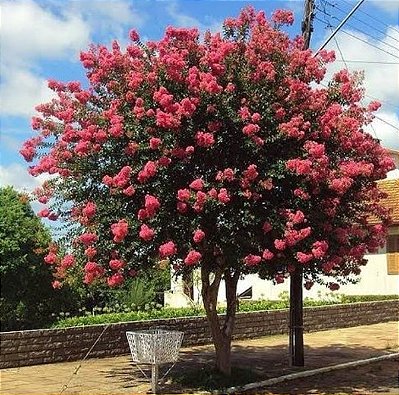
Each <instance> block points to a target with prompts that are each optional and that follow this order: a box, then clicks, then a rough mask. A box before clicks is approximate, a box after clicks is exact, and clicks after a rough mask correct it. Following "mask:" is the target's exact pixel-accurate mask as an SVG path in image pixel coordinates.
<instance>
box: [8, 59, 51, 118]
mask: <svg viewBox="0 0 399 395" xmlns="http://www.w3.org/2000/svg"><path fill="white" fill-rule="evenodd" d="M3 76H4V77H3V81H2V83H1V85H0V102H1V105H0V106H1V113H2V114H6V115H14V116H32V115H33V114H34V113H35V110H34V107H35V106H36V105H38V104H40V103H45V102H48V101H49V100H51V98H52V97H53V96H54V92H52V91H51V90H50V89H49V88H48V87H47V82H46V80H44V79H42V78H40V77H39V76H36V75H35V74H33V73H32V72H30V71H29V70H27V69H24V68H18V67H15V68H14V69H12V68H10V69H8V70H7V72H5V73H4V74H3Z"/></svg>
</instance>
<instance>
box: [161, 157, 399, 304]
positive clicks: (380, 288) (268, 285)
mask: <svg viewBox="0 0 399 395" xmlns="http://www.w3.org/2000/svg"><path fill="white" fill-rule="evenodd" d="M390 153H391V155H392V157H393V158H394V160H395V163H396V169H395V170H393V171H391V172H389V173H388V176H387V179H386V180H383V181H380V182H379V186H380V189H382V190H383V191H385V192H386V193H387V194H388V198H387V199H385V200H384V205H385V206H387V207H389V208H390V209H391V210H392V219H393V224H392V225H391V226H390V229H389V235H388V239H387V243H386V246H385V247H384V248H381V249H380V250H379V251H378V253H376V254H369V255H366V256H365V258H366V259H367V260H368V263H367V265H366V266H363V267H362V272H361V275H360V276H359V279H360V281H359V282H358V283H356V284H348V285H342V286H341V288H340V289H339V291H338V292H339V293H341V294H345V295H393V294H398V293H399V151H393V150H390ZM187 284H188V282H185V281H184V279H182V278H178V279H177V280H176V279H174V278H172V281H171V289H170V291H167V292H165V305H168V306H171V307H186V306H192V305H193V304H202V303H201V280H200V275H199V272H194V274H193V281H192V285H190V286H188V285H187ZM224 288H225V287H224V283H223V281H222V283H221V284H220V289H219V295H218V300H219V302H220V303H221V304H223V303H224V302H225V301H226V295H225V289H224ZM282 292H289V280H286V281H285V282H284V283H283V284H273V283H272V282H271V281H268V280H262V279H260V278H259V277H258V276H257V275H256V274H250V275H246V276H245V277H244V278H242V279H240V280H239V282H238V287H237V295H238V296H239V298H243V299H250V300H259V299H278V298H279V295H280V294H281V293H282ZM327 293H330V291H329V290H328V289H327V288H326V287H325V286H321V285H318V284H315V285H314V286H313V287H312V288H311V289H310V290H309V291H308V290H306V289H304V297H310V298H313V299H317V298H320V297H323V296H324V295H326V294H327Z"/></svg>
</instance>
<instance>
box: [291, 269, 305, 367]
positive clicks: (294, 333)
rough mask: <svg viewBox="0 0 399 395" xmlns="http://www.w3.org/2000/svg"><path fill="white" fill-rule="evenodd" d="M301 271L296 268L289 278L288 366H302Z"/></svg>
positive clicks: (303, 357) (303, 359)
mask: <svg viewBox="0 0 399 395" xmlns="http://www.w3.org/2000/svg"><path fill="white" fill-rule="evenodd" d="M302 277H303V276H302V269H300V268H296V270H295V272H294V273H291V277H290V338H289V347H290V365H291V366H304V364H305V356H304V349H303V287H302Z"/></svg>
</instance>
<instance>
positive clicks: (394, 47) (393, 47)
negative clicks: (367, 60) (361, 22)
mask: <svg viewBox="0 0 399 395" xmlns="http://www.w3.org/2000/svg"><path fill="white" fill-rule="evenodd" d="M329 4H330V3H329ZM316 8H317V10H319V11H320V12H321V13H323V14H324V15H326V16H328V17H330V18H332V19H335V20H337V21H338V22H341V19H339V18H338V17H336V16H335V15H331V14H330V13H328V12H327V11H326V10H325V9H324V10H323V9H321V8H318V7H316ZM328 23H330V22H328ZM346 25H347V26H349V27H351V28H352V29H353V30H356V31H358V32H359V33H362V34H363V35H365V36H367V37H370V38H371V39H372V40H374V41H378V42H380V43H381V44H382V45H385V46H387V47H389V48H392V49H394V50H395V51H398V49H399V47H397V46H394V45H391V44H389V43H387V42H385V41H382V40H381V39H380V38H378V37H375V36H373V35H371V34H369V33H367V32H365V31H364V30H362V29H359V28H358V27H356V26H354V25H352V24H350V23H347V24H346ZM395 40H396V39H395ZM398 43H399V41H398Z"/></svg>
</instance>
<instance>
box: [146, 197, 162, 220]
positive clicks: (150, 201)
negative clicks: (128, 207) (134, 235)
mask: <svg viewBox="0 0 399 395" xmlns="http://www.w3.org/2000/svg"><path fill="white" fill-rule="evenodd" d="M160 206H161V204H160V203H159V200H158V198H156V197H155V196H152V195H145V203H144V207H145V209H146V210H147V213H148V215H149V216H150V217H152V216H153V215H154V214H155V213H156V212H157V210H158V209H159V207H160Z"/></svg>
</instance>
